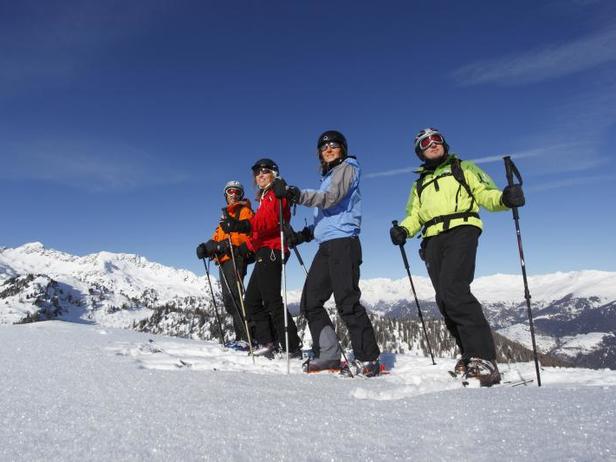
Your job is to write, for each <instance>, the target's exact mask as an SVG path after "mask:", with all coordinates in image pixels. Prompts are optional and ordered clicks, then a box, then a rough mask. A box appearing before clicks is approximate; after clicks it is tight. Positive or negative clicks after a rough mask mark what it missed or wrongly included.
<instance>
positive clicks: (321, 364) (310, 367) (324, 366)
mask: <svg viewBox="0 0 616 462" xmlns="http://www.w3.org/2000/svg"><path fill="white" fill-rule="evenodd" d="M302 370H303V371H304V372H306V373H307V374H311V373H314V372H322V371H332V372H335V371H339V370H340V360H339V359H320V358H314V359H310V358H308V359H307V360H306V361H304V363H303V364H302Z"/></svg>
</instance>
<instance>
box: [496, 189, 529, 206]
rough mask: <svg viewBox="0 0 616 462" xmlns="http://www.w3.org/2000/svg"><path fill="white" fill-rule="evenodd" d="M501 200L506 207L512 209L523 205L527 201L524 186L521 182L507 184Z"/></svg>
mask: <svg viewBox="0 0 616 462" xmlns="http://www.w3.org/2000/svg"><path fill="white" fill-rule="evenodd" d="M501 202H502V203H503V205H504V206H505V207H509V208H510V209H511V208H513V207H522V206H523V205H524V204H525V203H526V200H525V199H524V191H522V186H520V185H519V184H514V185H512V186H505V189H503V195H502V196H501Z"/></svg>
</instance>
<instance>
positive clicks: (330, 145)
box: [319, 141, 342, 152]
mask: <svg viewBox="0 0 616 462" xmlns="http://www.w3.org/2000/svg"><path fill="white" fill-rule="evenodd" d="M341 147H342V145H341V144H340V143H336V142H335V141H330V142H329V143H324V144H322V145H321V146H319V151H321V152H325V151H327V148H330V149H340V148H341Z"/></svg>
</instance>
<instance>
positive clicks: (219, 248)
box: [205, 239, 230, 257]
mask: <svg viewBox="0 0 616 462" xmlns="http://www.w3.org/2000/svg"><path fill="white" fill-rule="evenodd" d="M205 245H206V247H207V250H208V254H209V256H211V257H213V256H215V255H218V256H222V255H226V254H228V253H229V248H230V247H229V241H228V240H226V239H225V240H224V241H214V240H210V241H208V242H207V243H206V244H205Z"/></svg>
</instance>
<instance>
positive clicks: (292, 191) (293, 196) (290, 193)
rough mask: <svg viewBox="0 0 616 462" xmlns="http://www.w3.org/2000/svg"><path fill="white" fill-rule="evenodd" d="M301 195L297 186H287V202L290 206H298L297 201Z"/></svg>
mask: <svg viewBox="0 0 616 462" xmlns="http://www.w3.org/2000/svg"><path fill="white" fill-rule="evenodd" d="M301 195H302V190H301V189H299V188H298V187H297V186H287V200H288V201H289V202H290V203H291V204H299V199H300V197H301Z"/></svg>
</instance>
